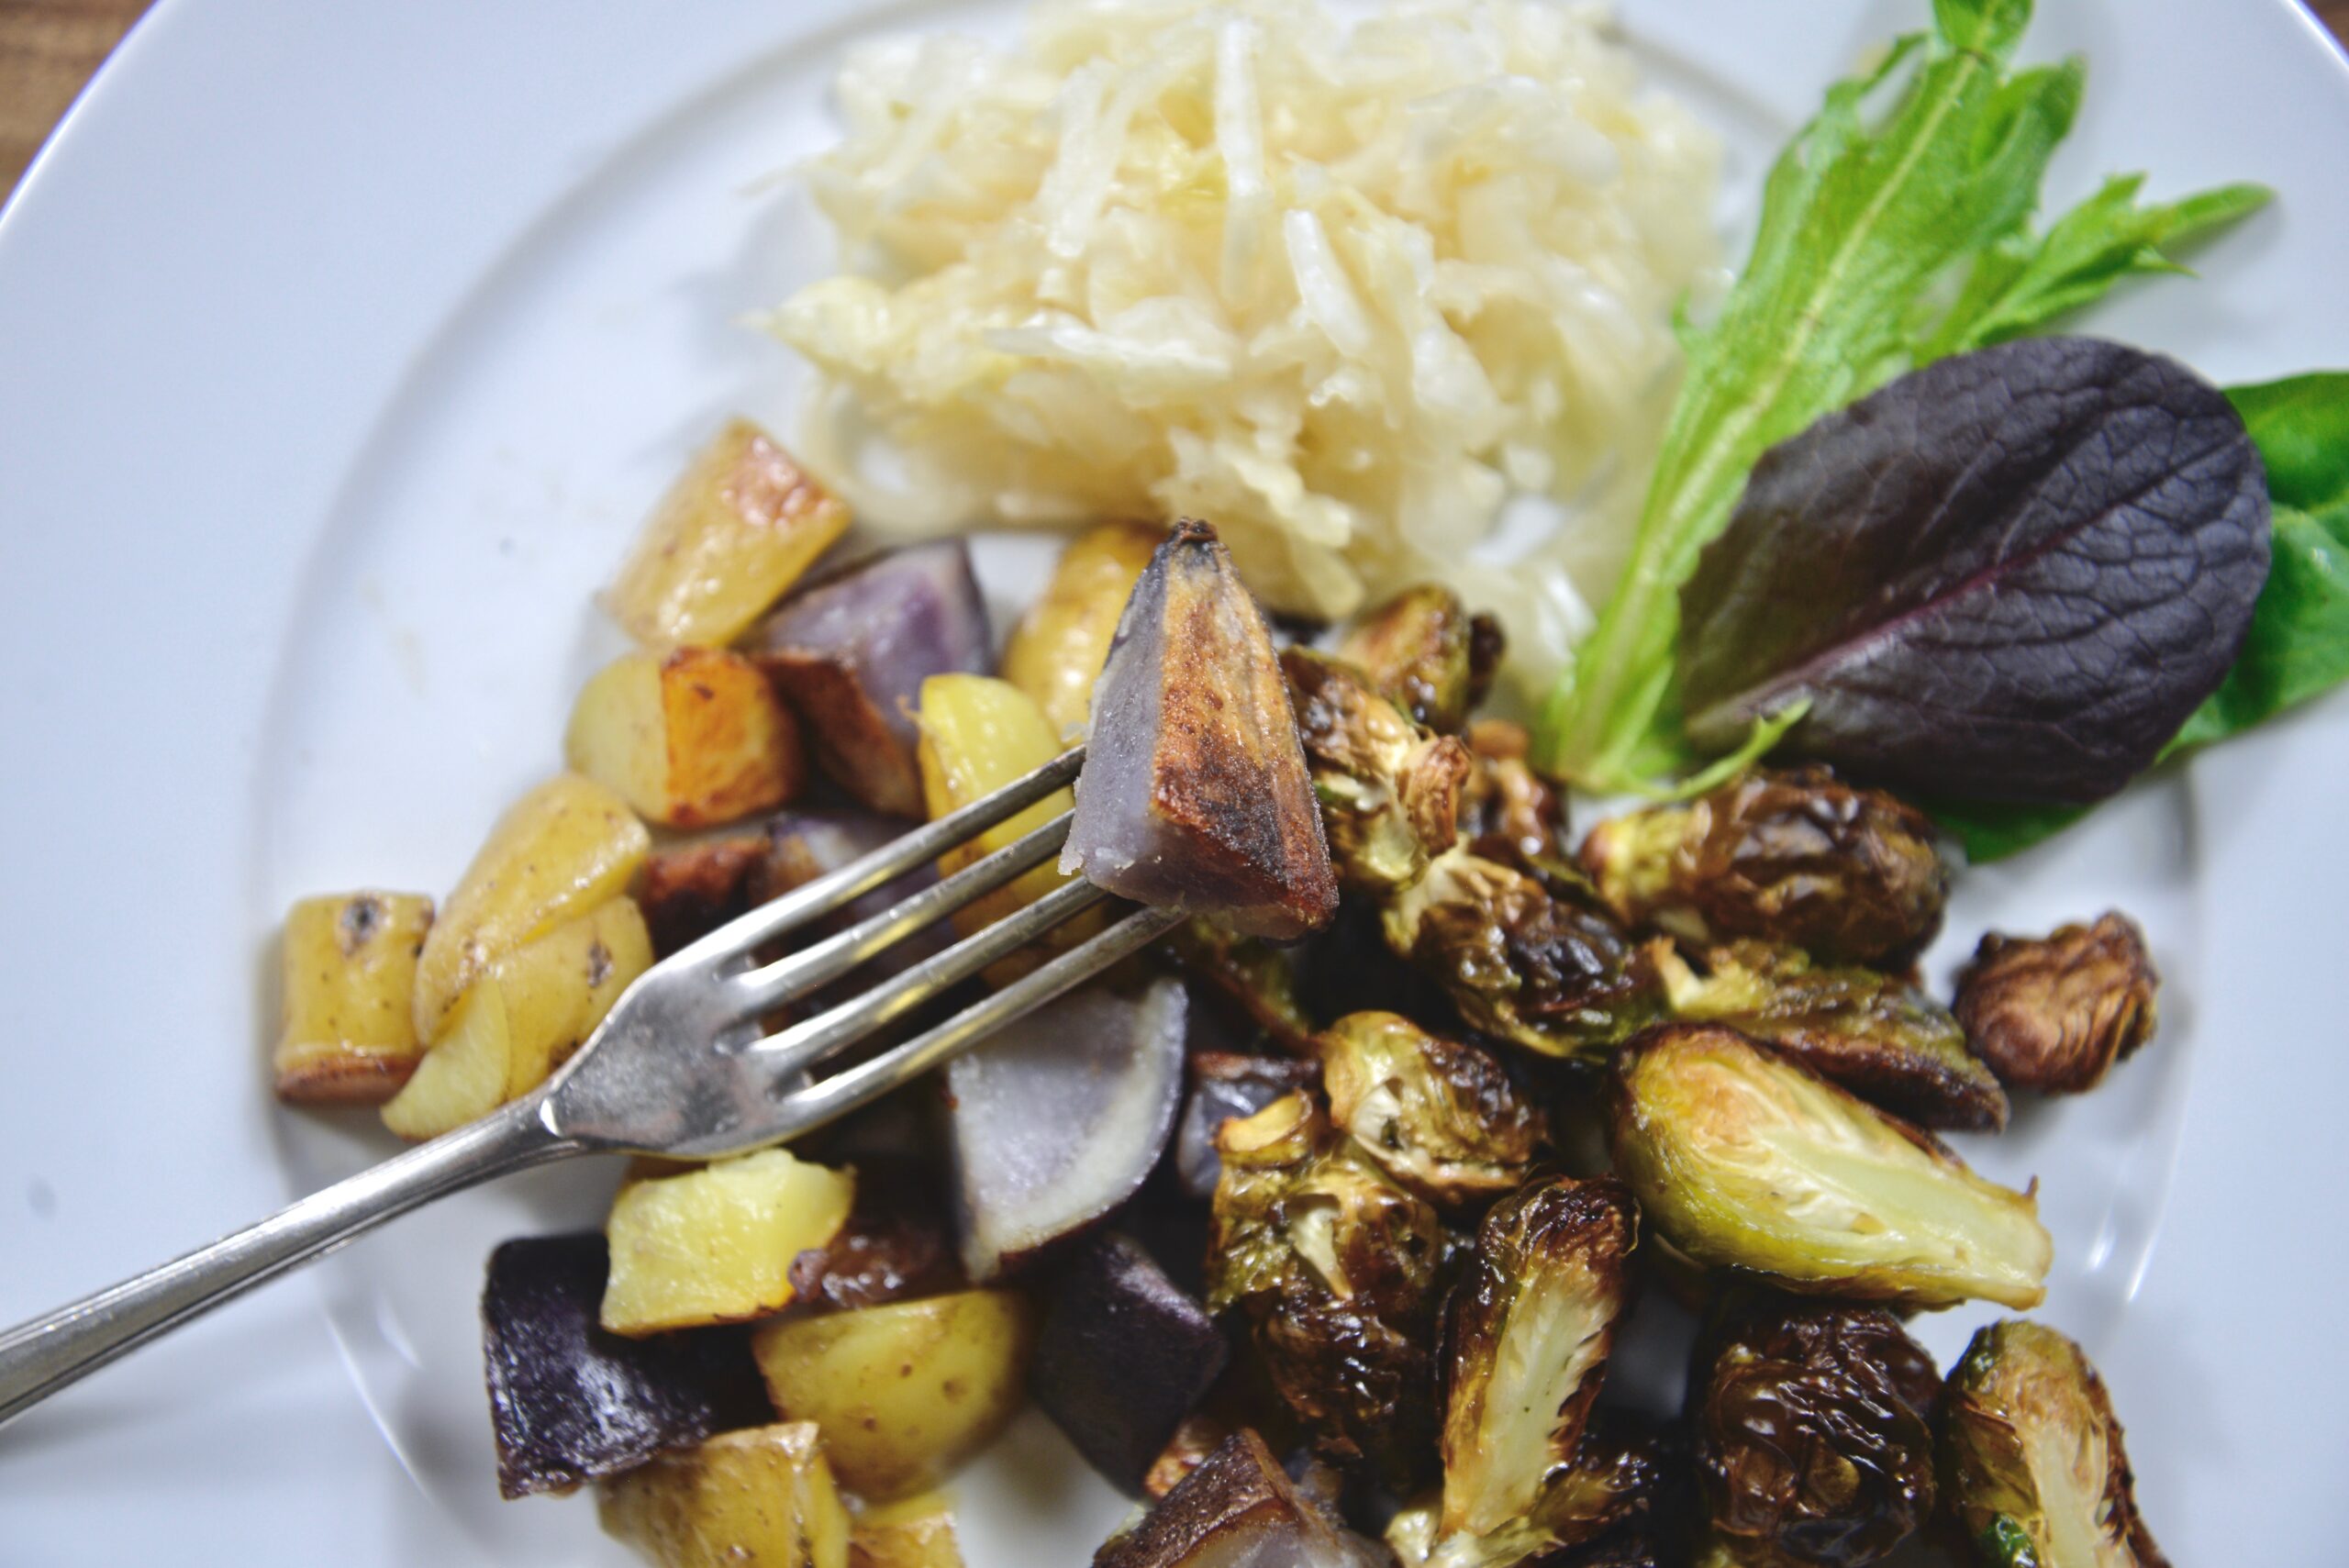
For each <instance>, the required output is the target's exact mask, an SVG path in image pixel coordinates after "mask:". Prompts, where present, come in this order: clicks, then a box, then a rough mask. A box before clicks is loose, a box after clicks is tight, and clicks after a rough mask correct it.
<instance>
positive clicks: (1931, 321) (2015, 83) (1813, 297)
mask: <svg viewBox="0 0 2349 1568" xmlns="http://www.w3.org/2000/svg"><path fill="white" fill-rule="evenodd" d="M2030 20H2031V3H2030V0H1935V5H1934V6H1933V22H1934V27H1933V30H1932V33H1930V34H1918V35H1913V36H1910V37H1908V38H1904V39H1900V40H1898V42H1896V43H1895V44H1894V45H1893V47H1892V48H1891V50H1889V51H1888V52H1887V55H1886V57H1885V59H1884V61H1883V62H1882V63H1881V64H1880V65H1878V66H1877V67H1876V70H1874V71H1873V72H1868V73H1867V74H1865V75H1862V76H1858V77H1854V78H1853V79H1851V80H1848V81H1844V82H1841V83H1837V84H1836V85H1835V86H1834V87H1832V88H1831V89H1830V90H1829V92H1828V95H1827V103H1826V106H1825V107H1823V108H1822V109H1821V110H1820V114H1819V117H1817V118H1816V119H1814V120H1812V121H1811V122H1810V123H1809V125H1808V126H1806V127H1804V128H1803V129H1802V130H1801V131H1800V132H1799V133H1798V135H1797V136H1796V138H1795V139H1794V141H1793V142H1792V143H1791V144H1790V145H1789V146H1788V147H1787V150H1786V151H1785V152H1784V153H1782V154H1781V155H1780V156H1779V158H1778V161H1777V163H1776V166H1775V167H1774V168H1773V169H1772V170H1771V172H1770V176H1769V180H1768V183H1767V184H1766V185H1765V190H1764V195H1763V207H1762V218H1761V224H1760V228H1759V232H1758V233H1757V235H1756V236H1755V239H1754V242H1753V255H1752V256H1751V257H1750V258H1749V260H1748V261H1747V263H1746V267H1745V271H1744V272H1743V273H1742V275H1741V276H1740V277H1739V279H1738V281H1737V283H1736V284H1735V286H1734V287H1732V288H1731V291H1730V294H1729V297H1728V298H1727V300H1726V301H1725V302H1724V303H1723V306H1722V308H1721V310H1720V316H1719V317H1718V318H1717V319H1716V320H1714V321H1713V322H1712V323H1711V324H1709V325H1708V326H1703V327H1696V328H1689V329H1687V331H1686V333H1685V347H1686V350H1687V376H1686V380H1685V382H1684V383H1683V384H1682V387H1681V390H1680V395H1679V398H1678V401H1677V402H1676V403H1675V406H1674V409H1673V413H1672V417H1671V419H1670V421H1669V423H1668V424H1667V425H1666V427H1665V431H1664V442H1663V447H1662V450H1661V452H1660V454H1659V457H1658V460H1657V464H1656V470H1655V474H1654V476H1653V479H1652V480H1651V482H1650V485H1649V490H1648V495H1647V499H1646V501H1645V503H1644V505H1643V506H1642V509H1641V516H1640V523H1639V529H1638V534H1637V536H1636V538H1635V539H1634V542H1633V545H1632V550H1631V561H1630V562H1629V564H1628V565H1627V566H1626V568H1625V569H1624V573H1623V575H1622V578H1621V579H1620V582H1619V583H1618V584H1617V586H1616V589H1615V593H1614V595H1613V596H1612V597H1611V598H1610V599H1609V601H1608V603H1607V606H1606V607H1605V609H1604V610H1603V611H1602V612H1601V613H1600V616H1599V619H1598V626H1597V628H1595V629H1594V630H1593V631H1592V633H1591V635H1590V637H1589V639H1587V640H1586V642H1585V643H1584V644H1583V646H1582V647H1581V648H1580V649H1579V650H1578V651H1576V653H1575V662H1574V664H1573V666H1572V667H1571V668H1570V669H1569V671H1568V673H1567V674H1566V676H1565V677H1564V679H1563V680H1562V681H1561V683H1560V684H1559V686H1558V688H1557V689H1556V690H1555V691H1554V692H1553V693H1552V695H1551V696H1550V699H1549V701H1548V703H1547V704H1546V705H1545V706H1544V710H1543V713H1542V727H1541V732H1540V735H1539V737H1538V740H1537V751H1536V753H1535V757H1536V761H1537V762H1539V763H1541V764H1542V766H1543V767H1544V768H1545V769H1546V770H1547V771H1548V772H1550V773H1553V774H1555V775H1557V776H1560V777H1564V778H1567V779H1570V780H1572V781H1574V782H1575V783H1576V784H1581V785H1583V786H1585V787H1586V788H1590V789H1596V790H1626V789H1631V790H1644V789H1652V788H1653V787H1655V785H1656V784H1657V782H1658V777H1659V775H1663V774H1670V773H1679V772H1681V771H1683V770H1685V769H1686V768H1687V765H1688V763H1689V761H1690V756H1689V752H1688V749H1687V742H1686V740H1684V739H1683V737H1682V736H1681V734H1680V725H1679V714H1678V704H1677V697H1676V695H1675V691H1674V689H1673V666H1674V649H1675V643H1676V641H1677V637H1678V630H1679V626H1678V614H1677V606H1676V604H1675V599H1676V596H1677V595H1678V593H1679V590H1680V585H1681V584H1682V583H1684V582H1685V581H1687V577H1688V574H1689V573H1690V572H1691V571H1692V570H1693V569H1694V567H1695V565H1696V562H1697V556H1698V551H1699V550H1702V549H1703V548H1704V546H1705V544H1706V543H1707V542H1708V541H1709V540H1710V539H1712V538H1713V537H1714V536H1715V535H1716V534H1718V533H1719V532H1720V529H1721V527H1722V525H1723V524H1724V523H1726V522H1727V520H1728V518H1729V515H1730V511H1731V507H1732V506H1734V505H1735V504H1736V501H1737V497H1738V494H1739V492H1740V490H1741V489H1742V487H1743V485H1744V484H1745V477H1746V474H1747V473H1748V472H1749V471H1750V470H1751V469H1752V468H1753V464H1754V462H1755V461H1756V460H1757V459H1759V458H1760V457H1761V455H1762V453H1763V452H1764V451H1765V450H1768V449H1769V448H1770V447H1772V446H1775V445H1776V444H1777V443H1778V442H1779V441H1782V440H1784V439H1787V437H1789V436H1792V435H1794V434H1795V433H1796V432H1798V431H1799V430H1801V429H1803V428H1805V427H1807V426H1809V424H1810V423H1811V422H1812V421H1813V420H1815V419H1817V418H1818V417H1820V415H1822V414H1827V413H1830V412H1832V411H1833V410H1835V409H1838V408H1841V407H1843V406H1845V405H1847V404H1849V403H1851V402H1853V401H1854V400H1855V399H1857V398H1859V397H1862V396H1865V395H1866V394H1868V393H1870V392H1873V391H1875V390H1876V388H1877V387H1879V386H1882V385H1883V384H1885V383H1887V382H1888V381H1890V380H1891V379H1892V378H1893V377H1894V376H1896V375H1898V374H1900V373H1903V372H1905V371H1908V370H1909V369H1911V368H1913V367H1914V366H1916V365H1917V364H1919V363H1921V362H1923V361H1925V360H1926V359H1928V358H1931V357H1932V356H1934V355H1936V354H1939V353H1943V352H1946V351H1949V350H1953V349H1955V348H1963V347H1969V346H1974V345H1977V344H1981V343H1987V342H1992V341H1997V340H1999V339H2002V338H2008V337H2013V336H2016V335H2018V334H2021V333H2027V332H2030V331H2032V330H2035V329H2037V328H2039V327H2041V326H2043V325H2045V324H2047V323H2048V322H2050V321H2052V320H2053V319H2054V317H2056V316H2058V315H2059V314H2061V313H2063V312H2065V311H2069V310H2071V309H2073V308H2076V306H2081V305H2085V304H2087V303H2088V302H2089V301H2091V300H2093V299H2095V298H2097V297H2098V296H2099V295H2101V294H2102V293H2103V292H2104V291H2105V290H2106V289H2109V288H2110V287H2111V286H2112V285H2113V284H2116V283H2118V282H2120V281H2121V279H2122V278H2124V277H2127V276H2130V275H2132V274H2135V273H2141V272H2150V271H2165V270H2168V269H2169V268H2170V266H2171V262H2170V261H2169V260H2168V258H2167V256H2166V255H2165V253H2164V251H2163V249H2162V248H2163V247H2164V246H2165V245H2169V244H2175V243H2176V241H2178V240H2180V239H2185V238H2187V237H2188V236H2189V235H2191V234H2193V233H2195V232H2198V231H2199V230H2202V229H2206V228H2209V227H2210V226H2211V225H2212V224H2215V223H2219V222H2222V221H2224V220H2225V219H2227V218H2229V217H2234V216H2237V215H2239V214H2240V213H2242V212H2245V211H2248V210H2250V208H2251V207H2253V206H2256V205H2258V203H2259V202H2260V201H2261V200H2263V199H2265V195H2266V193H2264V192H2261V191H2258V190H2256V189H2254V188H2253V187H2248V186H2231V187H2228V188H2227V189H2226V190H2223V191H2218V192H2212V193H2210V194H2209V195H2203V196H2198V197H2192V198H2189V199H2188V200H2187V201H2184V202H2180V203H2177V204H2176V205H2174V206H2163V207H2154V208H2143V207H2140V206H2137V205H2136V190H2137V187H2136V185H2135V184H2134V183H2132V182H2129V181H2119V182H2114V183H2109V184H2108V185H2106V187H2105V188H2104V189H2103V190H2102V191H2100V192H2099V193H2098V194H2097V195H2094V196H2092V197H2090V198H2089V199H2088V200H2087V202H2085V203H2083V204H2082V205H2081V206H2079V207H2077V208H2076V209H2074V210H2073V211H2072V212H2070V213H2068V214H2066V215H2065V217H2062V218H2060V219H2058V220H2057V221H2056V223H2055V224H2054V226H2053V227H2052V228H2049V229H2048V230H2047V231H2046V232H2045V233H2044V234H2043V235H2037V236H2034V235H2033V234H2032V229H2031V227H2030V225H2031V218H2032V214H2033V212H2034V211H2035V210H2036V209H2037V207H2038V205H2039V187H2040V182H2041V179H2042V177H2043V175H2044V174H2045V172H2046V169H2047V162H2048V160H2049V158H2050V157H2051V156H2052V155H2053V154H2054V150H2055V147H2056V144H2057V143H2058V142H2060V141H2061V140H2062V139H2063V138H2064V136H2065V133H2066V132H2067V131H2068V130H2070V128H2071V126H2072V120H2073V117H2074V115H2075V114H2076V112H2077V110H2078V107H2079V101H2080V92H2081V83H2082V80H2083V72H2082V68H2081V65H2080V63H2079V62H2078V61H2065V62H2064V63H2063V64H2060V65H2054V66H2043V67H2034V68H2032V69H2028V70H2022V71H2010V70H2009V61H2011V59H2012V57H2013V54H2014V50H2015V47H2016V45H2017V43H2018V42H2019V41H2020V40H2021V36H2022V32H2023V29H2024V28H2025V27H2026V26H2027V25H2028V24H2029V22H2030ZM1887 96H1888V97H1889V98H1890V104H1889V106H1888V107H1884V106H1883V101H1884V100H1885V99H1886V98H1887ZM1953 290H1954V293H1953ZM1944 300H1946V301H1948V302H1949V303H1947V304H1937V302H1940V301H1944Z"/></svg>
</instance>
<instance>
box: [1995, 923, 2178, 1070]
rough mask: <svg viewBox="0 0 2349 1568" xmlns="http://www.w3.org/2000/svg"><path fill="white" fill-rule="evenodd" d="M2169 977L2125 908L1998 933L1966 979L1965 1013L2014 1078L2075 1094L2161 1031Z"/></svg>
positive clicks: (1999, 1065) (1999, 1067) (1999, 1063)
mask: <svg viewBox="0 0 2349 1568" xmlns="http://www.w3.org/2000/svg"><path fill="white" fill-rule="evenodd" d="M2160 984H2161V977H2160V976H2159V975H2158V974H2156V973H2154V964H2153V960H2152V959H2151V958H2149V957H2148V956H2147V955H2146V952H2145V934H2144V933H2143V931H2140V930H2139V929H2137V925H2136V922H2135V921H2133V920H2132V919H2130V918H2129V917H2127V916H2126V915H2121V914H2118V913H2113V914H2107V915H2105V916H2103V917H2101V918H2099V920H2098V921H2097V922H2096V924H2094V925H2092V926H2065V927H2064V928H2062V929H2060V930H2058V931H2056V932H2055V933H2054V935H2053V936H2048V937H2043V938H2041V939H2039V940H2036V941H2033V940H2029V939H2025V938H2018V937H2002V936H1999V935H1998V933H1996V932H1995V931H1994V932H1992V933H1991V934H1990V935H1988V936H1987V937H1984V938H1983V939H1982V945H1981V946H1980V947H1978V948H1976V950H1975V952H1974V962H1972V963H1970V964H1968V965H1967V966H1966V967H1965V972H1964V973H1961V974H1960V975H1959V976H1958V977H1957V1009H1956V1010H1957V1018H1958V1020H1959V1022H1961V1023H1963V1024H1964V1025H1965V1035H1966V1038H1967V1039H1968V1040H1971V1041H1972V1042H1973V1045H1974V1049H1975V1050H1976V1051H1979V1052H1980V1053H1981V1055H1982V1059H1983V1060H1984V1061H1986V1062H1988V1063H1989V1064H1990V1068H1991V1071H1993V1072H1995V1073H1997V1074H1998V1076H1999V1077H2000V1078H2001V1079H2003V1080H2004V1081H2005V1082H2007V1083H2009V1084H2013V1085H2014V1086H2015V1087H2016V1088H2018V1089H2036V1090H2038V1091H2039V1092H2040V1093H2042V1094H2044V1095H2076V1094H2080V1093H2082V1092H2084V1091H2086V1090H2088V1089H2093V1088H2095V1087H2096V1086H2097V1084H2099V1083H2101V1082H2102V1081H2103V1079H2104V1075H2105V1074H2106V1073H2109V1072H2110V1071H2111V1070H2112V1064H2113V1063H2114V1062H2119V1061H2121V1060H2122V1059H2123V1058H2125V1057H2128V1056H2131V1055H2133V1054H2134V1053H2135V1052H2136V1051H2137V1049H2138V1048H2139V1047H2140V1046H2142V1045H2143V1044H2144V1043H2145V1041H2147V1040H2151V1039H2152V1038H2153V1034H2154V1014H2155V1010H2156V1009H2155V1006H2154V992H2155V991H2156V990H2157V989H2158V988H2159V986H2160Z"/></svg>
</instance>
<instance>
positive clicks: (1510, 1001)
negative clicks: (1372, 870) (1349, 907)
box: [1385, 849, 1661, 1061]
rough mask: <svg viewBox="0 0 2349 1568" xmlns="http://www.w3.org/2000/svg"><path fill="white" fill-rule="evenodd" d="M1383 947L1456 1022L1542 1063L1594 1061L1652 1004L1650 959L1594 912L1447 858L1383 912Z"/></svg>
mask: <svg viewBox="0 0 2349 1568" xmlns="http://www.w3.org/2000/svg"><path fill="white" fill-rule="evenodd" d="M1385 920H1386V941H1387V945H1388V946H1390V947H1392V948H1393V949H1394V950H1395V951H1397V953H1399V954H1401V955H1402V956H1404V957H1405V958H1408V959H1409V960H1410V961H1411V962H1412V963H1413V964H1415V965H1417V966H1418V968H1419V970H1420V972H1421V973H1425V974H1426V975H1428V976H1429V977H1430V978H1431V979H1432V980H1434V981H1435V982H1436V983H1437V984H1440V985H1442V987H1443V988H1444V990H1445V991H1446V992H1447V993H1448V994H1449V995H1451V997H1452V1000H1453V1005H1454V1006H1457V1007H1458V1008H1459V1009H1460V1014H1461V1017H1462V1018H1465V1019H1466V1020H1467V1021H1468V1022H1469V1023H1470V1024H1472V1025H1473V1026H1475V1028H1477V1029H1482V1030H1484V1031H1485V1032H1486V1033H1487V1034H1490V1035H1494V1036H1496V1037H1497V1038H1499V1039H1502V1040H1512V1041H1514V1042H1516V1043H1517V1044H1519V1045H1522V1046H1524V1047H1526V1048H1527V1049H1529V1050H1531V1051H1539V1052H1541V1053H1542V1055H1544V1056H1558V1057H1569V1058H1578V1059H1581V1060H1584V1061H1604V1060H1605V1058H1606V1056H1607V1053H1608V1052H1609V1051H1610V1050H1611V1049H1612V1048H1613V1047H1614V1046H1616V1045H1617V1044H1619V1043H1620V1042H1621V1041H1622V1040H1626V1039H1628V1038H1629V1037H1630V1036H1631V1034H1632V1033H1633V1032H1634V1031H1636V1030H1637V1029H1640V1028H1641V1026H1642V1025H1644V1024H1647V1023H1650V1022H1652V1021H1653V1019H1654V1018H1655V1017H1656V1015H1657V1013H1658V1011H1659V1010H1660V1006H1661V1001H1660V997H1659V995H1658V990H1657V985H1656V978H1655V965H1654V962H1653V958H1652V956H1651V955H1650V954H1649V953H1648V952H1647V951H1645V950H1643V949H1642V948H1640V947H1639V946H1637V945H1635V944H1634V943H1633V942H1632V940H1631V938H1630V937H1628V936H1627V935H1625V934H1624V932H1623V930H1622V928H1620V926H1618V925H1616V924H1615V922H1614V921H1613V920H1611V919H1609V917H1606V916H1605V915H1603V914H1600V913H1599V912H1598V911H1597V910H1593V909H1585V908H1583V907H1581V906H1578V905H1575V904H1573V903H1570V902H1568V901H1566V900H1565V899H1563V898H1560V897H1558V896H1556V895H1553V894H1552V893H1551V891H1550V890H1549V888H1547V887H1546V886H1544V885H1543V884H1542V883H1541V882H1539V881H1536V880H1535V879H1534V878H1532V877H1531V876H1528V875H1526V874H1525V873H1523V872H1520V871H1518V870H1517V869H1515V868H1514V867H1511V866H1507V865H1503V864H1502V863H1501V862H1498V861H1489V860H1486V859H1485V858H1484V857H1483V856H1481V855H1475V854H1471V853H1469V852H1468V851H1464V850H1458V849H1455V850H1453V851H1450V852H1448V853H1446V854H1444V855H1442V856H1441V857H1439V858H1438V859H1437V860H1436V861H1435V862H1433V863H1432V864H1431V865H1430V866H1429V867H1428V873H1427V874H1426V875H1425V876H1423V877H1421V878H1420V879H1419V881H1418V882H1417V883H1415V884H1412V885H1411V886H1409V887H1407V888H1405V889H1404V890H1403V891H1402V892H1401V893H1399V894H1397V895H1395V896H1394V897H1392V898H1390V899H1389V900H1388V901H1387V903H1386V913H1385Z"/></svg>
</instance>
